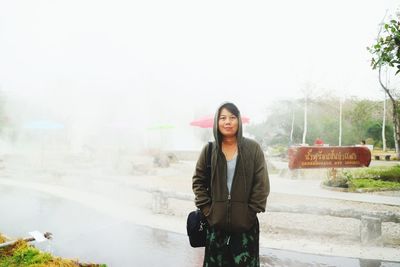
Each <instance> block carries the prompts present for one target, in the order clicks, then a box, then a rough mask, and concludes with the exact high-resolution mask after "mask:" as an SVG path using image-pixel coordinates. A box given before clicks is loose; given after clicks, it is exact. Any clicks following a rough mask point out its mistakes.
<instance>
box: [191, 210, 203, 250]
mask: <svg viewBox="0 0 400 267" xmlns="http://www.w3.org/2000/svg"><path fill="white" fill-rule="evenodd" d="M207 226H208V223H207V219H206V218H205V217H204V215H203V213H202V212H201V211H200V210H199V209H197V210H195V211H192V212H190V213H189V215H188V218H187V223H186V229H187V233H188V236H189V242H190V245H191V246H192V247H194V248H198V247H204V246H205V245H206V236H207Z"/></svg>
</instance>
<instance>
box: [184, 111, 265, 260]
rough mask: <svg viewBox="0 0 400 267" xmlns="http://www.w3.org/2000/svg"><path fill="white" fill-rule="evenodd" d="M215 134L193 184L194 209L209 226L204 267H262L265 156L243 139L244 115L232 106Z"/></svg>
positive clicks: (220, 116) (221, 116)
mask: <svg viewBox="0 0 400 267" xmlns="http://www.w3.org/2000/svg"><path fill="white" fill-rule="evenodd" d="M213 130H214V131H213V132H214V138H215V142H213V143H212V147H211V148H210V147H209V145H206V146H205V147H204V148H203V150H202V152H201V154H200V157H199V159H198V161H197V165H196V170H195V174H194V176H193V184H192V186H193V192H194V194H195V203H196V206H197V207H198V208H199V209H200V210H201V212H202V213H203V214H204V216H205V217H206V218H207V221H208V224H209V227H208V229H207V237H206V244H205V256H204V266H209V267H213V266H221V267H222V266H248V267H251V266H259V265H260V260H259V232H260V230H259V223H258V219H257V213H259V212H264V211H265V207H266V200H267V197H268V194H269V178H268V172H267V166H266V164H265V159H264V153H263V151H262V150H261V147H260V146H259V144H258V143H256V142H255V141H253V140H250V139H247V138H245V137H243V136H242V120H241V116H240V112H239V109H238V108H237V107H236V106H235V105H234V104H233V103H224V104H223V105H221V106H220V107H219V108H218V110H217V112H216V114H215V117H214V128H213ZM210 149H212V150H211V151H210ZM208 152H211V153H210V154H211V172H210V175H207V174H206V173H208V172H207V171H206V170H207V168H208V166H207V165H208V164H207V163H206V162H207V161H206V155H209V153H208ZM208 176H211V177H208ZM208 181H211V182H210V183H209V182H208Z"/></svg>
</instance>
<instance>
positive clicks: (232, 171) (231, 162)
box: [226, 153, 237, 193]
mask: <svg viewBox="0 0 400 267" xmlns="http://www.w3.org/2000/svg"><path fill="white" fill-rule="evenodd" d="M236 159H237V153H235V156H233V158H232V159H231V160H227V161H226V163H227V166H228V173H227V177H226V178H227V179H226V181H227V186H228V190H229V193H231V188H232V181H233V175H234V174H235V168H236Z"/></svg>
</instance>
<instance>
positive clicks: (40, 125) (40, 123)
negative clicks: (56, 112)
mask: <svg viewBox="0 0 400 267" xmlns="http://www.w3.org/2000/svg"><path fill="white" fill-rule="evenodd" d="M23 128H24V129H37V130H42V129H43V130H51V129H63V128H64V124H61V123H59V122H55V121H49V120H35V121H30V122H27V123H25V124H24V125H23Z"/></svg>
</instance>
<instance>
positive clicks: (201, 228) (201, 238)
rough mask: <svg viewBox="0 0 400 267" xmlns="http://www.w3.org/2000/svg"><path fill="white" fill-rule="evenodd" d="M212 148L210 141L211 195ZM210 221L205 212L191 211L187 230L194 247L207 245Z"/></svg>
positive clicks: (208, 162)
mask: <svg viewBox="0 0 400 267" xmlns="http://www.w3.org/2000/svg"><path fill="white" fill-rule="evenodd" d="M211 150H212V142H208V154H207V169H206V178H207V190H208V192H209V193H210V195H211V190H210V183H211ZM207 227H208V222H207V219H206V217H204V215H203V213H202V212H201V211H200V210H199V209H197V210H195V211H192V212H190V213H189V215H188V218H187V221H186V230H187V234H188V236H189V242H190V245H191V246H192V247H194V248H198V247H205V246H206V237H207Z"/></svg>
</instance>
